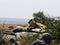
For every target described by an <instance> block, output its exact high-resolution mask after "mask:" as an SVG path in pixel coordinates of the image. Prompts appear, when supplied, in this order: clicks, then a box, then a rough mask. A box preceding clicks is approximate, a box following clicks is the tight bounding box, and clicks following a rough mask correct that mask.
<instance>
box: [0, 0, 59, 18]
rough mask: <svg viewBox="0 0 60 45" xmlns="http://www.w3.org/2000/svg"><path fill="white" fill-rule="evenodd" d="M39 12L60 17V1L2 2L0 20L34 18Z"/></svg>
mask: <svg viewBox="0 0 60 45" xmlns="http://www.w3.org/2000/svg"><path fill="white" fill-rule="evenodd" d="M39 11H43V12H44V13H46V14H48V15H50V16H60V0H0V18H32V15H33V13H37V12H39Z"/></svg>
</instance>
